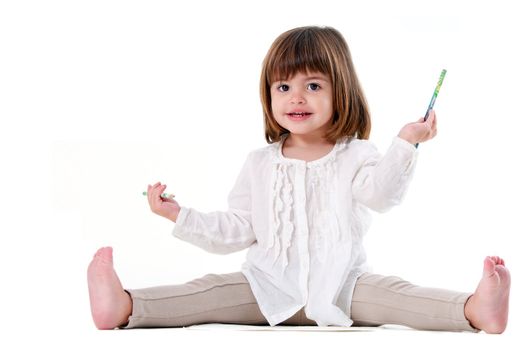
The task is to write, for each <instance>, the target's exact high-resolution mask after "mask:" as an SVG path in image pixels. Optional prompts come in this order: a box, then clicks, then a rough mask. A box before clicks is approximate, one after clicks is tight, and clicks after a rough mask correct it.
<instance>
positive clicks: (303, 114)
mask: <svg viewBox="0 0 525 350" xmlns="http://www.w3.org/2000/svg"><path fill="white" fill-rule="evenodd" d="M286 114H288V115H289V116H291V117H304V116H307V115H310V114H312V113H308V112H300V113H296V112H294V113H286Z"/></svg>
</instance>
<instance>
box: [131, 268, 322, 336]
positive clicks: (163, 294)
mask: <svg viewBox="0 0 525 350" xmlns="http://www.w3.org/2000/svg"><path fill="white" fill-rule="evenodd" d="M127 292H128V293H129V294H130V296H131V298H132V302H133V310H132V313H131V316H130V317H129V322H128V324H127V325H125V326H123V327H122V328H145V327H183V326H190V325H196V324H203V323H234V324H250V325H268V321H267V320H266V319H265V317H264V316H263V314H262V313H261V310H260V309H259V306H258V304H257V301H256V299H255V296H254V295H253V293H252V290H251V288H250V284H249V282H248V280H247V279H246V277H244V275H243V274H242V273H241V272H234V273H229V274H221V275H218V274H208V275H205V276H204V277H201V278H197V279H194V280H192V281H190V282H188V283H185V284H180V285H172V286H161V287H152V288H144V289H131V290H127ZM281 324H283V325H316V323H315V322H314V321H312V320H309V319H307V318H306V316H305V313H304V308H303V309H301V310H300V311H298V312H297V313H296V314H295V315H294V316H292V317H290V318H289V319H288V320H286V321H284V322H282V323H281Z"/></svg>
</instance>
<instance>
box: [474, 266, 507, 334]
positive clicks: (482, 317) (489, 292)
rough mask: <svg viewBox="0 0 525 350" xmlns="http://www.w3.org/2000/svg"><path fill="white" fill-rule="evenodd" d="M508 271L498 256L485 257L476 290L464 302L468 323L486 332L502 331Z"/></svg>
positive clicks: (504, 323)
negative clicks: (481, 274)
mask: <svg viewBox="0 0 525 350" xmlns="http://www.w3.org/2000/svg"><path fill="white" fill-rule="evenodd" d="M509 292H510V272H509V270H508V269H507V268H506V267H505V262H504V261H503V259H501V258H500V257H498V256H491V257H486V258H485V261H484V266H483V276H482V277H481V281H480V282H479V284H478V288H477V289H476V292H474V294H473V295H472V296H471V297H470V298H469V299H468V301H467V303H466V304H465V317H466V318H467V319H468V320H469V321H470V324H471V325H472V326H474V327H475V328H477V329H481V330H483V331H485V332H486V333H498V334H499V333H503V331H504V330H505V328H506V327H507V318H508V315H509Z"/></svg>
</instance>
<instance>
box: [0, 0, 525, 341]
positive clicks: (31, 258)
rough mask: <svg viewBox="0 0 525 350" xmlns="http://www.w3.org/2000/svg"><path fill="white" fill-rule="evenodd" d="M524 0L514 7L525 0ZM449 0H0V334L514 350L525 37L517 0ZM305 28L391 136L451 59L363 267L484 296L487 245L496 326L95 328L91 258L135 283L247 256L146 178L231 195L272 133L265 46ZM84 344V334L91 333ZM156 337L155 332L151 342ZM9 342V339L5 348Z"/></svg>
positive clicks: (203, 200) (197, 201)
mask: <svg viewBox="0 0 525 350" xmlns="http://www.w3.org/2000/svg"><path fill="white" fill-rule="evenodd" d="M516 3H517V2H516ZM516 3H514V2H510V1H499V2H497V5H494V4H495V2H488V1H487V2H485V1H475V2H474V1H472V2H467V1H465V2H459V1H457V2H456V3H453V2H450V3H448V2H443V1H391V2H390V1H375V2H373V1H328V0H323V1H321V0H317V1H309V0H302V1H273V0H272V1H269V0H265V1H257V2H249V1H245V2H240V1H239V2H233V1H192V2H186V3H182V2H175V1H2V2H0V118H1V124H0V146H1V147H0V156H1V159H0V160H1V163H0V164H1V165H2V170H1V172H0V177H1V178H0V180H1V181H0V184H1V185H2V190H1V193H2V195H1V196H0V198H1V199H0V200H1V202H0V204H1V208H0V218H1V219H0V225H1V227H0V237H1V238H0V239H1V245H0V249H1V254H0V259H1V261H0V263H1V266H2V271H1V273H2V278H1V281H2V282H1V285H2V288H1V289H0V293H1V294H0V297H1V300H2V311H1V312H2V317H1V318H0V319H1V321H0V323H1V325H2V326H1V328H2V334H4V335H6V336H7V337H6V336H2V340H0V341H1V342H7V339H9V338H10V337H12V340H14V341H15V343H11V344H16V345H17V347H22V346H23V345H25V344H27V343H35V344H52V345H54V346H56V347H59V348H65V347H76V348H91V347H95V346H97V347H102V348H105V347H107V348H109V347H114V346H119V347H127V348H139V347H140V348H144V347H146V346H148V347H151V346H154V347H155V348H158V347H161V346H166V347H167V346H170V347H175V346H177V345H179V344H180V343H179V342H181V339H184V340H186V341H188V342H192V343H191V344H192V346H194V345H199V344H200V345H208V346H217V344H224V346H228V347H232V346H233V347H236V346H238V347H239V348H240V347H241V346H242V347H243V348H245V347H247V346H249V347H255V348H267V347H270V346H275V345H276V344H283V345H285V346H296V344H297V345H299V346H307V345H311V346H326V345H327V344H333V346H338V347H343V346H348V347H351V346H355V345H356V344H360V345H378V346H379V345H381V344H383V345H385V344H388V345H390V346H391V347H397V346H400V347H401V346H403V347H405V348H406V347H409V348H410V346H411V344H412V345H413V346H414V347H416V346H417V347H418V348H419V347H421V346H422V345H424V346H425V347H427V348H428V347H430V348H433V347H435V348H440V347H443V346H450V345H454V344H455V345H458V346H465V345H471V346H472V345H473V344H474V345H473V346H476V347H479V348H488V347H494V346H498V347H499V346H502V347H503V348H509V347H510V346H511V345H510V344H511V342H514V344H516V343H515V342H516V341H520V340H521V341H522V343H523V338H521V339H520V340H519V337H520V336H519V332H520V328H521V327H523V322H522V321H521V316H522V315H521V313H522V312H523V311H524V310H523V309H524V303H523V300H521V299H520V296H522V295H523V294H524V284H523V278H522V276H523V271H524V269H523V266H525V264H524V258H523V253H522V250H523V248H522V246H521V245H520V244H519V242H521V241H522V240H521V237H522V236H523V234H524V233H525V232H524V231H525V230H524V224H523V213H522V209H523V204H522V203H523V200H522V199H523V197H524V195H525V191H524V186H523V182H522V179H523V178H524V175H525V171H524V170H523V167H522V163H523V155H522V152H523V150H524V149H525V148H524V146H525V142H524V141H523V139H522V133H523V127H524V125H525V124H524V122H523V117H524V113H523V108H522V103H520V102H521V101H522V99H523V92H524V91H523V86H522V81H523V79H524V77H525V74H524V70H525V69H524V68H523V62H525V55H524V50H523V35H522V33H523V32H524V31H525V25H524V24H523V20H522V14H523V11H519V10H518V7H517V4H516ZM303 25H329V26H333V27H335V28H336V29H338V30H339V31H340V32H341V33H342V34H343V35H344V36H345V38H346V39H347V41H348V44H349V46H350V50H351V52H352V57H353V60H354V64H355V67H356V69H357V72H358V75H359V78H360V80H361V83H362V85H363V88H364V90H365V93H366V95H367V97H368V100H369V104H370V109H371V112H372V121H373V126H372V134H371V140H372V141H373V142H374V143H375V144H376V145H377V146H378V147H379V149H380V150H382V151H385V150H386V148H387V147H388V146H389V144H390V142H391V140H392V138H393V137H394V136H395V135H396V134H397V132H398V131H399V129H400V128H401V127H402V126H403V125H404V124H405V123H407V122H410V121H414V120H416V119H418V118H419V117H421V116H422V114H423V113H424V112H425V110H426V107H427V105H428V102H429V99H430V97H431V94H432V92H433V89H434V87H435V84H436V82H437V79H438V77H439V73H440V72H441V69H443V68H446V69H447V70H448V73H447V76H446V78H445V81H444V83H443V87H442V89H441V92H440V95H439V98H438V99H437V101H436V105H435V109H436V112H437V115H438V121H439V133H438V136H437V137H436V138H435V139H434V140H432V141H431V142H428V143H424V144H422V145H421V146H420V148H419V150H420V151H419V152H420V154H419V160H418V165H417V170H416V174H415V177H414V180H413V183H412V185H411V188H410V191H409V193H408V195H407V197H406V199H405V201H404V203H403V204H402V205H401V206H400V207H397V208H395V209H393V210H392V211H390V212H389V213H387V214H383V215H374V224H373V226H372V228H371V230H370V231H369V233H368V235H367V238H366V245H367V251H368V255H369V261H370V264H371V265H372V266H373V268H374V271H375V272H377V273H381V274H393V275H398V276H401V277H403V278H405V279H407V280H409V281H411V282H413V283H416V284H420V285H424V286H431V287H441V288H448V289H455V290H461V291H473V290H474V289H475V287H476V285H477V282H478V280H479V278H480V275H481V269H482V262H483V258H484V257H485V256H486V255H500V256H502V257H503V258H504V259H505V261H506V263H507V265H508V267H509V268H510V270H511V272H512V276H513V285H512V292H511V310H510V321H509V326H508V329H507V332H506V333H505V334H504V335H502V336H499V337H494V336H487V335H483V334H476V335H472V334H454V333H430V332H402V333H401V334H400V335H399V334H397V333H396V332H394V333H389V332H388V331H383V332H381V331H379V332H372V333H370V334H365V335H363V334H355V333H342V334H336V333H323V334H320V333H293V332H292V333H289V332H286V334H284V333H266V332H264V333H243V332H237V333H228V332H226V333H224V332H212V333H210V334H206V333H192V332H189V331H184V330H146V331H144V330H136V331H121V332H99V331H96V330H95V328H94V326H93V324H92V321H91V318H90V317H91V316H90V313H89V303H88V295H87V285H86V268H87V265H88V263H89V261H90V260H91V257H92V255H93V253H94V252H95V251H96V249H98V248H99V247H101V246H107V245H111V246H113V247H114V254H115V267H116V270H117V272H118V273H119V276H120V278H121V280H122V283H123V284H124V286H125V287H128V288H141V287H148V286H155V285H160V284H173V283H184V282H186V281H189V280H190V279H193V278H197V277H201V276H203V275H204V274H207V273H228V272H234V271H238V270H239V268H240V265H241V263H242V262H243V261H244V257H245V254H246V251H243V252H239V253H235V254H232V255H227V256H220V255H211V254H209V253H206V252H205V251H203V250H200V249H199V248H196V247H193V246H190V245H189V244H187V243H185V242H182V241H180V240H177V239H175V238H174V237H172V236H171V234H170V233H171V229H172V224H171V223H170V222H169V221H167V220H165V219H163V218H161V217H158V216H155V215H154V214H152V213H151V212H150V211H149V207H148V205H147V201H146V199H145V198H144V197H143V196H142V194H141V192H142V191H143V190H145V189H146V187H147V184H148V183H154V182H156V181H162V182H164V183H167V184H168V189H167V191H168V192H172V193H175V194H176V199H177V200H178V201H179V203H180V204H181V205H184V206H188V207H193V208H196V209H198V210H201V211H204V212H207V211H213V210H223V209H226V197H227V195H228V193H229V190H230V189H231V187H232V185H233V183H234V181H235V178H236V176H237V174H238V172H239V170H240V167H241V166H242V163H243V162H244V159H245V157H246V155H247V154H248V152H249V151H250V150H252V149H255V148H259V147H263V146H265V145H266V143H265V140H264V134H263V126H262V125H263V124H262V113H261V106H260V102H259V95H258V83H259V74H260V68H261V63H262V60H263V58H264V55H265V54H266V51H267V50H268V48H269V47H270V45H271V43H272V41H273V40H274V39H275V38H276V37H277V36H278V35H279V34H281V33H282V32H284V31H286V30H288V29H291V28H294V27H297V26H303ZM79 340H80V343H79V342H78V341H79ZM148 344H149V345H148ZM11 347H13V345H11Z"/></svg>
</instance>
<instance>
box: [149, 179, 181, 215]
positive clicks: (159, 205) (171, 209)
mask: <svg viewBox="0 0 525 350" xmlns="http://www.w3.org/2000/svg"><path fill="white" fill-rule="evenodd" d="M165 189H166V185H162V184H161V183H160V182H157V183H156V184H155V185H153V186H151V185H148V202H149V206H150V208H151V211H152V212H154V213H155V214H157V215H160V216H163V217H165V218H166V219H169V220H171V221H173V222H176V221H177V216H179V212H180V205H179V203H177V202H176V201H175V200H174V199H173V198H171V197H170V198H164V197H161V196H160V195H161V194H162V193H163V192H164V190H165Z"/></svg>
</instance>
